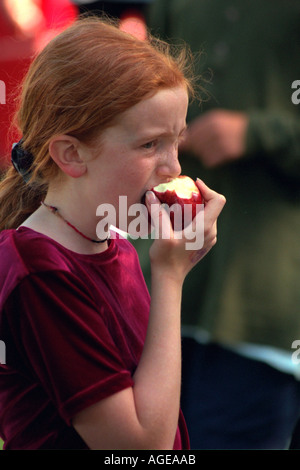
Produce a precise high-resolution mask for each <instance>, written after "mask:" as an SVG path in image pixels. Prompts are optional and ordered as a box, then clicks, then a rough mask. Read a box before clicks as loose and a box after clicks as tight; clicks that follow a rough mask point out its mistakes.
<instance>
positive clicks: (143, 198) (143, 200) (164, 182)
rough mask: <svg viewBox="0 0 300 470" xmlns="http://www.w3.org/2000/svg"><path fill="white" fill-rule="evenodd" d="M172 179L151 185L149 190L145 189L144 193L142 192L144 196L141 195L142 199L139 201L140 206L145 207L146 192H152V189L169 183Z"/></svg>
mask: <svg viewBox="0 0 300 470" xmlns="http://www.w3.org/2000/svg"><path fill="white" fill-rule="evenodd" d="M173 179H174V178H167V179H166V180H165V181H161V182H159V183H157V184H155V185H153V186H152V187H151V188H149V189H146V191H145V192H144V194H143V195H142V197H141V200H140V202H141V204H144V205H146V194H147V192H148V191H152V189H153V188H155V187H157V186H159V185H160V184H166V183H170V181H172V180H173Z"/></svg>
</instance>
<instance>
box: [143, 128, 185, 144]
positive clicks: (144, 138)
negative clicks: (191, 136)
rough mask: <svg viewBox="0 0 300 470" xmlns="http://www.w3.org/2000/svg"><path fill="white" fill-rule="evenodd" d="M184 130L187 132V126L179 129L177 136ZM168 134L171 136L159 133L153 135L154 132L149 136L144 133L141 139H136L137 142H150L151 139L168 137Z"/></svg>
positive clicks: (166, 133)
mask: <svg viewBox="0 0 300 470" xmlns="http://www.w3.org/2000/svg"><path fill="white" fill-rule="evenodd" d="M186 130H187V125H185V126H184V127H183V128H182V129H181V131H180V132H179V134H178V135H179V136H181V135H182V134H183V133H184V132H185V131H186ZM170 134H172V133H170V132H161V133H159V134H157V133H155V132H153V133H151V134H150V133H149V134H146V133H145V134H144V135H142V136H141V137H138V141H144V140H152V139H156V138H159V137H164V136H169V135H170Z"/></svg>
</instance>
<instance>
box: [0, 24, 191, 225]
mask: <svg viewBox="0 0 300 470" xmlns="http://www.w3.org/2000/svg"><path fill="white" fill-rule="evenodd" d="M176 51H178V49H176ZM187 57H188V55H187V54H186V48H181V49H180V51H179V52H176V55H174V53H171V52H170V47H169V46H168V45H167V44H166V43H164V42H162V41H160V40H158V39H154V38H152V37H151V36H150V35H149V38H148V39H147V40H145V41H142V40H139V39H137V38H135V37H133V36H131V35H129V34H127V33H124V32H122V31H120V30H119V29H118V28H117V26H115V25H114V24H113V23H112V22H111V21H107V20H104V19H100V18H98V17H96V18H91V17H88V18H84V19H80V20H78V21H76V22H75V23H74V24H73V25H72V26H70V27H69V28H68V29H66V30H65V31H63V32H62V33H60V34H59V35H58V36H57V37H55V38H54V39H53V40H52V41H51V42H50V43H49V44H48V45H47V46H46V47H45V48H44V49H43V50H42V51H41V52H40V53H39V55H38V56H37V57H36V58H35V59H34V61H33V62H32V65H31V67H30V69H29V71H28V74H27V76H26V78H25V80H24V83H23V86H22V93H21V95H20V102H19V109H18V112H17V116H16V118H17V123H18V126H19V128H20V131H21V134H22V136H23V146H24V148H25V149H26V150H28V151H30V152H31V153H32V155H33V156H34V162H33V171H32V177H31V180H30V181H29V183H27V184H26V185H25V183H24V182H23V181H22V179H21V177H20V176H19V174H18V173H17V172H16V171H15V170H14V169H13V168H10V169H9V170H8V172H7V174H6V177H5V178H4V180H3V181H2V183H1V184H0V199H1V209H0V210H1V213H0V229H3V228H14V227H17V226H18V225H19V224H20V223H22V222H23V221H24V220H25V218H26V217H28V215H29V214H30V213H32V212H33V211H34V210H36V209H37V207H38V205H39V203H40V200H41V199H42V198H43V197H44V196H45V194H46V191H47V185H48V182H49V181H50V180H51V179H52V178H54V177H56V176H57V175H58V172H59V169H58V167H57V166H56V164H55V163H54V161H53V160H52V159H51V157H50V155H49V152H48V147H49V142H50V140H51V138H52V137H53V136H55V135H59V134H69V135H72V136H74V137H77V138H78V139H80V140H84V141H85V142H87V143H88V142H90V143H92V142H93V140H94V138H95V137H96V136H98V135H99V133H100V134H101V130H104V129H105V128H107V127H108V126H110V125H111V124H112V123H113V122H114V119H115V118H116V117H117V116H118V115H119V114H120V113H122V112H124V111H126V110H127V109H128V108H130V107H131V106H133V105H135V104H136V103H138V102H139V101H141V100H142V99H143V98H145V97H146V96H147V95H149V94H150V93H155V92H156V91H158V89H160V88H172V87H176V86H181V85H182V86H184V87H186V89H187V91H188V92H189V93H190V94H191V93H192V91H193V87H192V80H191V79H190V78H189V77H188V73H187V71H188V69H189V67H188V66H187V64H188V62H187Z"/></svg>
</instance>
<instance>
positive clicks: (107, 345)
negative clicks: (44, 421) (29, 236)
mask: <svg viewBox="0 0 300 470" xmlns="http://www.w3.org/2000/svg"><path fill="white" fill-rule="evenodd" d="M109 308H110V306H109V305H106V304H105V301H103V304H102V305H96V304H95V300H94V299H93V296H92V295H91V293H90V292H89V291H88V290H87V289H86V288H85V285H84V283H83V282H82V281H81V280H80V279H78V278H77V277H76V276H74V275H73V274H71V273H69V272H63V271H62V272H60V271H58V272H46V273H42V274H38V275H35V274H33V275H32V274H31V275H29V276H27V277H26V278H24V279H23V280H22V282H21V283H20V284H19V285H18V287H17V288H16V289H15V290H14V291H13V292H12V294H11V295H10V297H9V299H8V300H7V304H6V309H7V311H10V312H13V316H14V318H16V317H17V318H18V323H19V333H18V336H19V337H18V341H19V346H20V348H21V349H22V351H23V354H24V356H25V357H24V360H25V361H26V362H27V364H29V367H30V369H31V372H32V373H33V375H34V376H35V377H36V380H37V381H38V382H40V383H41V384H42V386H43V388H44V390H45V391H46V393H47V394H48V395H49V397H50V399H51V400H52V401H53V402H54V404H55V406H56V407H57V409H58V412H59V414H60V415H61V416H62V418H63V419H64V420H65V421H66V422H67V423H68V424H70V423H71V420H72V417H73V416H74V415H75V414H76V413H77V412H79V411H81V410H83V409H84V408H86V407H88V406H90V405H92V404H94V403H96V402H98V401H100V400H101V399H103V398H105V397H107V396H109V395H112V394H114V393H116V392H118V391H120V390H122V389H124V388H127V387H130V386H132V385H133V380H132V377H131V373H130V371H128V370H126V368H125V366H124V363H123V361H122V354H121V351H119V350H118V347H117V345H116V344H115V342H114V340H113V337H112V335H111V333H110V330H109V327H108V323H107V321H106V318H107V315H109Z"/></svg>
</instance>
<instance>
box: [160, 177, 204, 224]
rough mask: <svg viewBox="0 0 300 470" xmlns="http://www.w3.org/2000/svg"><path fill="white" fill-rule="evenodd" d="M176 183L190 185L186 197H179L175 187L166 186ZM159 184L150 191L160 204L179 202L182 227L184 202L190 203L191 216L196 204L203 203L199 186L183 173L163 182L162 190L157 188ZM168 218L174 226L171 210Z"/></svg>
mask: <svg viewBox="0 0 300 470" xmlns="http://www.w3.org/2000/svg"><path fill="white" fill-rule="evenodd" d="M177 183H178V187H181V188H182V187H183V185H188V187H191V188H192V189H191V192H190V195H189V196H188V197H185V198H183V197H180V196H179V195H178V194H177V192H176V189H173V188H172V189H168V186H171V187H173V186H174V184H175V185H176V184H177ZM159 186H160V185H158V186H155V187H154V188H152V190H151V191H153V192H154V194H155V195H156V197H157V198H158V199H159V201H160V202H161V203H162V204H166V205H167V206H169V207H171V206H172V205H173V204H179V205H180V206H181V209H182V220H181V229H183V228H184V206H185V204H192V218H194V217H195V215H196V213H197V205H198V204H203V203H204V200H203V197H202V194H201V193H200V191H199V188H198V187H197V185H196V183H195V182H194V181H193V180H192V179H191V178H190V177H189V176H185V175H180V176H178V177H177V178H176V179H175V180H172V181H171V182H170V183H166V184H164V187H165V188H164V191H160V190H159ZM170 220H171V223H172V226H173V228H174V214H173V212H172V211H171V212H170Z"/></svg>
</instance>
